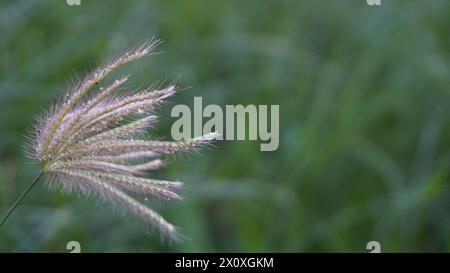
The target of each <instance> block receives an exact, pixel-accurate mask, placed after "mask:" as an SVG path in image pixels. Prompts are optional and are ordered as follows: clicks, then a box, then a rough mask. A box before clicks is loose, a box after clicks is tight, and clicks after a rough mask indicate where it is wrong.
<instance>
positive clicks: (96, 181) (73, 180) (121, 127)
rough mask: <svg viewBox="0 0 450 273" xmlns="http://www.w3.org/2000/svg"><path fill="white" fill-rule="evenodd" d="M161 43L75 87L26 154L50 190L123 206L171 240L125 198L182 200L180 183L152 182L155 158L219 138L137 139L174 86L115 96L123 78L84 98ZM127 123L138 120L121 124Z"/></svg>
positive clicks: (156, 218)
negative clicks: (56, 186)
mask: <svg viewBox="0 0 450 273" xmlns="http://www.w3.org/2000/svg"><path fill="white" fill-rule="evenodd" d="M158 43H159V41H157V40H151V41H148V42H146V43H144V44H143V45H141V46H138V47H136V48H134V49H130V50H128V51H126V52H124V53H123V54H121V55H120V56H118V57H117V58H115V59H112V60H111V61H109V62H108V63H107V64H105V65H104V66H102V67H101V68H98V69H96V70H94V71H93V72H92V73H91V74H89V75H87V76H86V77H85V78H84V79H83V80H81V81H80V83H78V84H76V85H75V86H74V88H72V90H71V91H70V92H69V93H68V95H67V96H66V97H65V98H64V100H63V101H62V103H61V104H59V105H57V106H55V107H53V108H54V109H53V110H52V111H50V112H49V113H47V114H46V115H44V116H43V117H42V118H41V119H40V120H39V122H38V124H37V126H36V128H35V132H34V139H33V145H32V146H33V151H32V152H31V153H32V156H33V157H34V158H35V159H36V160H37V161H38V162H39V164H40V167H41V171H42V172H43V173H45V174H47V175H48V176H49V178H50V182H49V183H50V184H51V185H53V184H57V183H59V185H61V186H62V187H61V188H62V189H63V190H66V191H72V190H76V191H80V192H81V193H86V194H88V193H91V192H94V193H97V194H99V195H100V196H102V197H104V198H106V199H110V200H112V201H113V202H114V203H121V204H122V205H124V206H125V207H127V208H128V209H129V210H130V211H131V212H133V213H134V214H136V215H137V216H139V217H141V218H142V219H144V220H145V221H146V222H148V223H150V224H152V225H154V226H156V227H158V228H159V230H160V231H161V232H162V233H163V234H166V235H168V236H170V237H175V236H176V235H177V231H176V228H175V227H174V226H173V225H171V224H170V223H168V222H167V221H166V220H164V218H163V217H161V216H160V215H159V214H157V213H156V212H154V211H153V210H151V209H150V208H148V207H146V206H144V205H142V204H141V203H139V202H138V201H136V200H135V199H134V198H132V197H130V196H129V195H128V194H127V193H126V192H132V193H139V194H144V195H151V196H154V197H159V198H164V199H181V197H180V196H179V195H177V194H176V193H175V192H174V190H175V189H176V188H179V187H180V186H181V183H180V182H178V181H174V182H172V181H163V180H155V179H151V178H148V177H147V172H148V171H152V170H156V169H159V168H161V167H162V166H163V165H164V164H163V162H162V161H161V159H159V158H158V157H159V156H160V155H161V154H169V153H175V152H185V151H191V150H193V149H196V148H197V147H199V146H201V145H204V144H207V143H209V142H210V141H211V140H213V139H214V138H216V137H217V136H218V134H217V133H210V134H207V135H204V136H202V137H198V138H194V139H191V140H186V141H177V142H169V141H156V140H149V139H145V138H143V137H142V135H143V134H142V132H143V131H144V130H145V129H147V128H149V127H150V126H151V125H153V124H154V123H155V122H156V116H154V115H152V114H151V113H150V112H151V111H152V110H154V109H155V107H156V106H158V105H160V104H161V103H162V102H163V100H164V99H166V98H167V97H169V96H171V95H173V94H174V93H175V86H169V87H167V88H164V89H159V90H158V89H152V88H148V89H145V90H142V91H139V92H136V93H135V94H132V95H128V96H119V95H117V94H116V93H117V92H118V89H119V87H121V86H122V85H123V84H124V83H125V82H126V81H127V79H128V76H126V77H123V78H120V79H117V80H115V81H113V82H112V83H111V84H110V85H109V86H106V87H100V88H99V92H98V93H97V94H95V95H92V96H91V97H90V98H88V99H86V98H87V97H88V96H87V93H88V92H89V91H90V90H91V89H93V87H95V86H97V85H99V84H100V85H101V81H102V80H103V79H104V78H105V77H107V76H108V75H109V74H110V73H111V72H112V71H114V70H116V69H117V68H119V67H121V66H122V65H124V64H126V63H129V62H131V61H134V60H136V59H139V58H141V57H143V56H146V55H148V54H150V53H151V52H152V50H153V49H154V47H155V46H156V45H157V44H158ZM130 116H139V118H137V119H135V120H134V121H129V119H128V120H126V118H127V117H130Z"/></svg>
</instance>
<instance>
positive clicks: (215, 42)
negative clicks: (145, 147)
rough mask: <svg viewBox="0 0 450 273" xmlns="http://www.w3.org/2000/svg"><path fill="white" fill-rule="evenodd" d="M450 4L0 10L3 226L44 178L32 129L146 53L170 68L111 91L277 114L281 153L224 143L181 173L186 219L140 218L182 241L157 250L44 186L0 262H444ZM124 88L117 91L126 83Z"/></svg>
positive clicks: (131, 4) (143, 229)
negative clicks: (141, 48) (19, 257)
mask: <svg viewBox="0 0 450 273" xmlns="http://www.w3.org/2000/svg"><path fill="white" fill-rule="evenodd" d="M449 26H450V2H449V1H447V0H428V1H419V0H417V1H406V0H405V1H400V0H399V1H386V0H382V5H381V6H379V7H370V6H368V5H367V4H366V1H364V0H345V1H325V0H322V1H318V0H303V1H299V0H292V1H288V0H286V1H280V0H278V1H262V0H249V1H235V0H229V1H219V0H214V1H163V0H159V1H138V0H135V1H120V0H114V1H87V0H81V6H68V5H67V4H66V3H65V1H62V0H59V1H56V0H53V1H37V0H17V1H9V0H7V1H5V0H2V1H1V2H0V208H1V209H0V212H1V213H4V212H5V211H6V209H7V208H8V207H9V205H10V204H11V203H12V202H13V201H14V200H15V199H16V198H17V196H18V195H19V194H20V192H21V191H23V189H24V188H25V187H26V186H27V185H28V184H29V183H30V182H31V180H32V179H33V177H34V175H35V174H36V172H37V168H36V166H35V165H33V164H31V163H30V162H29V160H28V159H27V158H26V157H25V156H24V153H23V147H22V146H23V143H24V141H25V135H26V130H27V128H30V127H31V126H32V124H33V120H34V118H35V117H36V115H38V114H39V113H41V111H42V110H45V109H46V108H48V107H49V105H50V103H51V102H52V101H54V98H55V96H56V95H57V94H61V93H62V92H64V90H65V89H66V88H67V87H68V86H69V85H70V83H71V78H74V77H75V75H76V74H78V75H83V74H84V73H86V72H88V71H90V70H91V69H92V68H94V67H95V66H96V65H98V64H101V63H102V62H104V61H105V60H106V59H107V58H108V57H109V56H110V55H112V54H117V53H118V52H120V51H122V50H124V49H126V48H128V47H130V46H133V45H136V44H137V43H140V42H143V41H144V40H146V39H148V38H151V37H152V36H156V37H158V38H160V39H162V40H164V41H165V43H164V44H162V45H161V46H159V48H158V50H159V51H160V52H162V53H163V54H158V55H155V56H152V57H147V58H145V59H141V60H139V61H137V62H135V63H133V64H131V65H128V66H127V67H125V68H122V69H121V70H120V72H119V74H128V73H131V74H132V78H131V81H130V82H131V83H130V84H129V86H130V87H132V88H137V87H142V86H145V85H148V84H150V83H152V82H155V81H158V80H164V79H167V82H168V81H170V80H177V83H178V85H179V86H181V87H190V88H188V89H187V90H185V91H183V92H181V93H180V94H178V95H177V96H175V97H173V98H171V99H170V102H171V103H169V104H166V105H165V106H164V107H162V108H161V109H160V112H159V113H160V116H161V122H160V123H159V125H158V126H157V128H156V129H155V130H153V131H152V132H151V134H152V135H156V136H165V138H170V128H171V124H172V123H173V122H174V121H175V119H174V118H171V117H170V109H171V107H172V106H173V105H175V104H179V103H183V104H188V105H193V97H194V96H202V97H203V103H204V104H218V105H221V106H225V105H226V104H244V105H247V104H255V105H259V104H264V105H273V104H278V105H280V146H279V149H278V150H277V151H275V152H260V150H259V142H258V141H222V142H217V143H216V146H217V147H216V148H215V149H213V150H204V151H203V152H202V156H195V155H193V156H189V157H188V158H179V159H177V158H174V160H172V161H171V163H170V164H169V166H168V167H167V168H166V169H164V170H161V171H160V172H158V173H156V174H155V175H156V176H157V177H164V178H167V179H180V180H182V181H184V182H185V187H184V188H183V189H182V190H181V191H180V193H181V194H182V195H183V196H185V198H186V200H185V201H183V202H176V201H175V202H162V201H159V202H155V201H150V200H149V201H145V200H142V201H143V202H144V203H146V204H147V205H149V206H151V207H152V208H154V209H155V210H156V211H158V212H160V213H161V214H162V215H163V216H164V217H165V218H167V219H168V220H169V221H171V222H172V223H173V224H175V225H177V226H179V227H180V228H181V231H182V233H183V234H184V235H185V236H186V237H187V239H186V240H184V241H183V242H181V243H167V242H165V241H164V240H161V238H160V235H159V233H158V232H157V231H152V230H151V229H149V227H147V226H146V225H145V224H143V223H142V221H141V220H139V219H137V218H135V217H134V216H125V217H121V216H120V212H119V213H118V212H117V211H114V209H111V206H110V205H108V204H105V205H101V204H99V202H98V201H96V200H95V199H85V198H78V196H77V195H76V194H74V195H69V196H67V195H64V194H61V193H60V192H58V191H56V192H55V191H48V190H47V189H46V188H45V186H44V183H40V185H38V186H37V187H35V188H34V189H33V190H32V192H31V193H30V194H29V195H28V196H27V197H26V199H25V200H24V202H23V203H22V205H21V206H20V207H19V208H18V209H17V210H16V211H15V212H14V214H13V215H12V216H11V218H10V219H9V220H8V222H7V223H6V224H5V226H3V227H2V228H1V229H0V251H1V252H21V251H30V252H67V250H66V249H65V248H66V244H67V242H69V241H72V240H76V241H79V242H80V243H81V247H82V249H81V250H82V251H83V252H121V251H125V252H128V251H132V252H144V251H145V252H159V251H169V252H172V251H194V252H197V251H205V252H220V251H227V252H228V251H229V252H247V251H255V252H308V251H314V252H367V251H366V249H365V246H366V244H367V242H368V241H371V240H377V241H379V242H380V243H381V247H382V251H388V252H397V251H406V252H418V251H425V252H431V251H449V250H450V232H449V231H450V187H449V179H450V173H449V167H450V121H449V119H448V117H449V114H450V36H449ZM119 74H118V75H119Z"/></svg>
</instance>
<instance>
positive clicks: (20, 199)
mask: <svg viewBox="0 0 450 273" xmlns="http://www.w3.org/2000/svg"><path fill="white" fill-rule="evenodd" d="M42 175H44V173H40V174H39V175H38V176H37V177H36V178H35V179H34V180H33V182H31V184H30V185H29V186H28V188H26V189H25V191H24V192H23V193H22V194H21V195H20V196H19V198H18V199H17V201H16V202H15V203H14V204H13V205H12V206H11V208H9V210H8V212H7V213H6V214H5V216H3V219H2V220H1V221H0V227H1V226H2V225H3V223H4V222H5V221H6V219H8V217H9V215H10V214H11V212H13V211H14V209H15V208H16V207H17V206H18V205H19V203H20V201H22V199H23V198H24V197H25V195H27V193H28V192H29V191H30V190H31V188H33V186H34V185H35V184H36V183H37V182H38V181H39V179H40V178H41V177H42Z"/></svg>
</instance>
